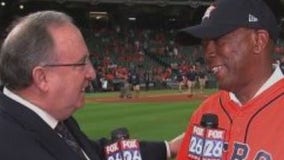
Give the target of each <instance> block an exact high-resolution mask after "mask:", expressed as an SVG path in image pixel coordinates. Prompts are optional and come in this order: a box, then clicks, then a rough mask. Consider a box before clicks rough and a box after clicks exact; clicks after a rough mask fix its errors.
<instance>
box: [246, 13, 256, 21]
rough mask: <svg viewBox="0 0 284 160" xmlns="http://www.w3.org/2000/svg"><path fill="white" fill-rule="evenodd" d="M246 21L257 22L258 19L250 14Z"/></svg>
mask: <svg viewBox="0 0 284 160" xmlns="http://www.w3.org/2000/svg"><path fill="white" fill-rule="evenodd" d="M248 21H249V22H258V18H257V17H256V16H254V15H252V14H249V15H248Z"/></svg>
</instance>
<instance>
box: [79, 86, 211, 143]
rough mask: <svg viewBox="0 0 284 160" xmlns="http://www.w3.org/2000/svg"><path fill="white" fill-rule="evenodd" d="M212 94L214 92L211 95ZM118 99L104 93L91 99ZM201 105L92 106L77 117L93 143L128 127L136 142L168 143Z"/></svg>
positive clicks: (112, 94)
mask: <svg viewBox="0 0 284 160" xmlns="http://www.w3.org/2000/svg"><path fill="white" fill-rule="evenodd" d="M155 92H158V93H159V94H160V92H161V91H154V92H147V94H155ZM164 92H165V93H167V91H164ZM211 92H212V90H210V91H208V93H211ZM117 95H118V93H101V94H95V95H94V94H88V95H87V96H97V97H101V96H117ZM200 102H201V100H191V101H187V102H172V103H169V102H167V103H163V102H160V103H157V102H155V103H88V104H86V106H85V107H84V108H83V109H81V110H80V111H78V112H77V113H76V114H75V117H76V119H77V120H78V121H79V123H80V126H81V128H82V130H83V131H85V133H86V134H87V135H88V136H89V137H91V138H93V139H96V138H98V137H109V134H110V131H111V130H112V129H114V128H118V127H127V128H128V129H129V132H130V136H131V137H132V138H139V139H147V140H165V139H171V138H173V137H175V136H177V135H178V134H180V133H182V132H183V131H184V130H185V128H186V126H187V123H188V119H189V118H190V116H191V114H192V112H193V111H194V110H195V109H196V108H197V106H198V105H199V104H200Z"/></svg>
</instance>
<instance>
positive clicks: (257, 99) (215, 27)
mask: <svg viewBox="0 0 284 160" xmlns="http://www.w3.org/2000/svg"><path fill="white" fill-rule="evenodd" d="M202 19H203V20H202V22H201V24H199V25H196V26H193V27H189V28H185V29H184V30H183V31H184V32H186V33H189V34H191V35H193V36H195V37H197V38H200V39H201V40H202V45H203V47H204V53H205V59H206V62H207V65H208V67H209V68H210V70H211V71H212V73H213V74H214V75H215V76H216V78H217V81H218V83H219V88H220V91H218V92H217V93H214V94H213V95H212V96H210V97H209V98H208V99H207V100H205V101H204V102H203V103H202V104H201V106H200V107H199V108H198V109H197V110H196V111H195V113H194V114H193V116H192V117H191V119H190V122H189V126H188V128H187V130H186V133H185V136H184V138H183V142H182V144H181V148H180V151H179V153H178V157H177V159H178V160H192V159H203V160H205V159H206V160H244V159H246V160H272V159H274V160H280V159H284V155H283V153H284V147H283V144H284V136H283V135H284V129H283V122H284V108H283V107H284V79H283V75H282V73H281V71H280V69H279V67H276V69H274V68H273V67H272V63H273V61H272V52H273V49H274V44H275V42H276V41H277V38H278V28H277V22H276V18H275V17H274V15H273V13H272V11H271V10H270V9H269V7H268V6H267V5H266V4H265V2H263V1H262V0H218V1H216V2H215V3H214V4H213V5H212V6H210V7H209V8H208V9H207V11H206V12H205V15H204V16H203V18H202ZM208 115H211V119H214V121H213V122H212V121H211V122H210V118H209V120H208V118H207V119H206V116H207V117H208ZM212 115H213V118H212ZM204 117H205V118H204ZM217 118H218V119H217ZM205 121H207V122H206V123H208V124H206V125H204V122H205ZM210 123H211V124H210ZM213 123H214V125H213Z"/></svg>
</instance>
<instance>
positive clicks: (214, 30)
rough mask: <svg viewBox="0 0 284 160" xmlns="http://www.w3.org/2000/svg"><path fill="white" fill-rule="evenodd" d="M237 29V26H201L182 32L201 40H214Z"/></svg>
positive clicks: (185, 29)
mask: <svg viewBox="0 0 284 160" xmlns="http://www.w3.org/2000/svg"><path fill="white" fill-rule="evenodd" d="M235 28H237V26H230V25H218V26H216V25H208V24H199V25H196V26H192V27H187V28H184V29H182V30H181V32H185V33H188V34H191V35H192V36H194V37H196V38H200V39H214V38H218V37H221V36H222V35H224V34H226V33H228V32H231V31H233V30H234V29H235Z"/></svg>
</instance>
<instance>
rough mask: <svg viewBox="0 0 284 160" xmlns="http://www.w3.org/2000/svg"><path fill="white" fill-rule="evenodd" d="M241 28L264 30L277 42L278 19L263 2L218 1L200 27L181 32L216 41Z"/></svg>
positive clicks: (248, 0)
mask: <svg viewBox="0 0 284 160" xmlns="http://www.w3.org/2000/svg"><path fill="white" fill-rule="evenodd" d="M239 27H246V28H253V29H264V30H266V31H267V32H268V33H269V35H270V37H271V38H272V39H273V40H274V41H276V40H277V38H278V35H279V28H278V26H277V21H276V18H275V16H274V14H273V12H272V11H271V9H270V8H269V7H268V6H267V4H266V3H265V2H264V1H263V0H217V1H216V2H214V3H213V4H212V5H211V6H209V7H208V8H207V10H206V12H205V14H204V16H203V17H202V22H201V23H200V24H199V25H196V26H191V27H188V28H184V29H182V30H181V31H182V32H186V33H189V34H191V35H192V36H194V37H197V38H200V39H214V38H218V37H220V36H222V35H224V34H226V33H229V32H231V31H233V30H235V29H237V28H239Z"/></svg>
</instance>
